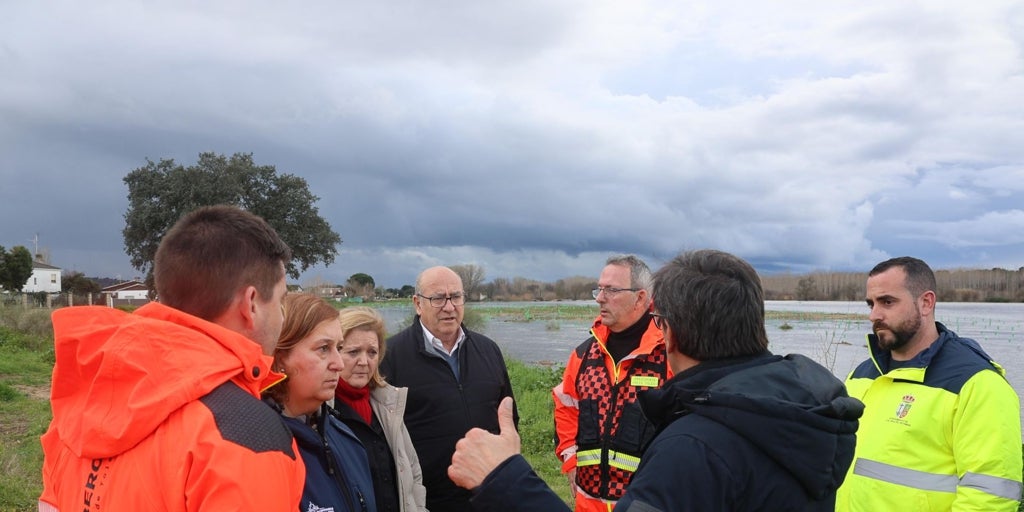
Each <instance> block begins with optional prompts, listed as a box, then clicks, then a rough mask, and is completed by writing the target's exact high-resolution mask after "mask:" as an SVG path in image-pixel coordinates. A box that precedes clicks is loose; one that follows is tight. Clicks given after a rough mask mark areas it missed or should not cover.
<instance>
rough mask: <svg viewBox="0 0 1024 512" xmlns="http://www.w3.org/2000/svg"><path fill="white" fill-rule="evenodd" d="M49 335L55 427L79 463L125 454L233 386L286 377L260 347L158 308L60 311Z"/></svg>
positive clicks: (253, 388) (256, 386)
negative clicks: (184, 411) (179, 414)
mask: <svg viewBox="0 0 1024 512" xmlns="http://www.w3.org/2000/svg"><path fill="white" fill-rule="evenodd" d="M53 330H54V344H55V353H56V363H55V364H54V368H53V382H52V387H51V395H50V405H51V407H52V409H53V425H52V426H51V430H52V429H55V430H56V432H57V434H58V435H59V437H60V439H61V441H62V442H63V443H64V444H66V445H67V446H68V447H69V448H70V449H71V450H72V451H73V452H74V453H75V455H77V456H79V457H86V458H100V457H111V456H114V455H117V454H120V453H122V452H124V451H125V450H127V449H129V448H131V447H133V446H135V445H136V444H138V442H139V441H141V440H142V439H144V438H146V437H148V436H149V435H150V434H152V433H153V431H154V430H155V429H156V428H157V427H158V426H159V425H160V424H161V423H163V422H164V420H165V419H167V417H168V416H169V415H170V414H171V413H173V412H174V411H176V410H177V409H179V408H180V407H182V406H184V405H186V404H188V403H190V402H192V401H194V400H196V399H198V398H201V397H203V396H205V395H206V394H207V393H209V392H210V391H212V390H213V389H214V388H216V387H217V386H219V385H221V384H223V383H224V382H227V381H229V380H234V382H235V383H236V384H238V385H239V386H241V387H242V388H243V389H245V390H247V391H248V392H250V393H252V394H253V395H254V396H259V391H260V389H261V388H262V387H264V386H265V385H267V384H269V383H271V382H275V381H277V380H280V379H281V377H282V376H281V375H279V374H276V373H272V372H271V371H270V361H271V360H270V358H269V357H267V356H264V355H263V353H262V350H261V348H260V346H259V345H258V344H257V343H256V342H254V341H252V340H250V339H248V338H246V337H245V336H242V335H241V334H239V333H236V332H234V331H231V330H228V329H226V328H224V327H221V326H219V325H217V324H214V323H211V322H207V321H205V320H202V319H200V318H197V317H194V316H191V315H188V314H186V313H183V312H181V311H178V310H176V309H173V308H170V307H168V306H164V305H162V304H159V303H155V302H154V303H149V304H147V305H145V306H143V307H141V308H139V309H138V310H136V311H135V313H132V314H129V313H126V312H124V311H121V310H118V309H114V308H108V307H103V306H85V307H83V306H79V307H71V308H61V309H58V310H57V311H55V312H54V313H53Z"/></svg>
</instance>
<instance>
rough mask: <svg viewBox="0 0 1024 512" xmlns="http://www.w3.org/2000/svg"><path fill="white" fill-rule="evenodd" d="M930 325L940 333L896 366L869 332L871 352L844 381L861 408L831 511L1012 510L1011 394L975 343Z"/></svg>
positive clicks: (1016, 419) (1017, 436) (1017, 439)
mask: <svg viewBox="0 0 1024 512" xmlns="http://www.w3.org/2000/svg"><path fill="white" fill-rule="evenodd" d="M936 325H937V327H938V330H939V338H938V339H937V340H936V341H935V342H934V343H932V345H931V346H930V347H929V348H927V349H925V350H924V351H923V352H921V353H920V354H918V355H917V356H916V357H914V359H912V360H910V361H907V362H903V363H900V362H895V364H894V361H893V360H892V358H891V356H890V353H889V352H888V351H884V350H882V349H880V348H879V346H878V339H877V338H876V337H875V336H874V335H869V336H868V347H869V349H870V354H871V358H870V359H868V360H867V361H865V362H863V363H861V364H860V366H858V367H857V368H856V369H855V370H854V371H853V372H851V373H850V375H849V377H848V378H847V380H846V385H847V389H848V391H849V393H850V396H852V397H854V398H859V399H860V400H861V401H863V402H864V404H865V410H864V416H863V417H862V418H861V420H860V430H859V431H858V432H857V450H856V454H855V458H854V463H853V465H852V466H850V473H849V475H848V476H847V478H846V481H845V483H843V486H842V487H841V488H840V490H839V494H838V497H837V501H836V510H837V511H840V512H869V511H870V512H875V511H879V510H907V511H910V510H913V511H940V510H941V511H950V510H952V511H966V510H972V511H973V510H977V511H982V510H984V511H988V512H998V511H1007V512H1013V511H1016V510H1017V504H1018V499H1019V498H1020V495H1021V432H1020V402H1019V399H1018V397H1017V394H1016V393H1015V392H1014V391H1013V388H1011V387H1010V385H1009V383H1007V382H1006V379H1005V378H1004V374H1005V371H1004V370H1003V368H1002V367H1001V366H999V365H998V364H996V363H995V362H993V361H992V360H991V358H990V357H989V356H988V355H987V354H986V353H985V352H984V351H983V350H982V349H981V347H980V346H979V345H978V343H977V342H975V341H974V340H971V339H967V338H960V337H959V336H957V335H956V333H954V332H953V331H950V330H949V329H947V328H946V327H945V326H943V325H942V324H939V323H936Z"/></svg>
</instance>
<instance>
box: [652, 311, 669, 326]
mask: <svg viewBox="0 0 1024 512" xmlns="http://www.w3.org/2000/svg"><path fill="white" fill-rule="evenodd" d="M651 319H652V320H654V327H655V328H656V329H661V330H665V327H667V326H668V320H666V319H665V317H664V316H663V315H662V314H661V313H655V312H653V311H652V312H651Z"/></svg>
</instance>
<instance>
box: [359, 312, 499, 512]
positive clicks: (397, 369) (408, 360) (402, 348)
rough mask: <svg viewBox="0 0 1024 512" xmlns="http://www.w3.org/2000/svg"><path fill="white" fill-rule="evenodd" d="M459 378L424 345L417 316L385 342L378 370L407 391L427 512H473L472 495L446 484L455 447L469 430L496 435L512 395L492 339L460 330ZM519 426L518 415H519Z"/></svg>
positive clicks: (408, 416) (408, 420)
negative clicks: (501, 406) (502, 409)
mask: <svg viewBox="0 0 1024 512" xmlns="http://www.w3.org/2000/svg"><path fill="white" fill-rule="evenodd" d="M462 329H463V331H464V332H465V333H466V339H465V340H464V341H463V342H462V345H461V346H460V348H459V350H458V352H457V355H458V358H459V373H460V375H459V378H458V379H456V377H455V374H454V373H453V372H452V368H451V366H449V365H448V363H447V362H446V361H445V360H444V359H442V358H441V356H440V355H437V354H435V353H433V351H428V350H426V348H425V345H424V339H423V326H422V325H421V324H420V319H419V316H417V317H416V319H415V320H414V321H413V322H412V325H410V326H409V327H408V328H407V329H405V330H403V331H402V332H399V333H398V334H395V335H394V336H392V337H390V338H388V340H387V351H386V352H385V355H384V360H383V361H381V364H380V368H379V371H380V373H381V375H383V376H384V378H385V379H387V381H388V383H389V384H391V385H393V386H397V387H406V388H409V398H408V401H407V402H406V407H405V426H406V428H407V429H408V430H409V438H410V439H412V444H413V446H414V447H415V448H416V454H417V456H419V459H420V467H421V468H422V469H423V486H424V487H426V489H427V509H429V510H432V511H434V510H436V511H441V512H461V511H467V512H468V511H469V510H470V506H469V498H470V492H469V491H467V490H465V489H462V488H461V487H458V486H456V485H455V484H454V483H452V481H451V480H449V479H448V466H449V465H451V461H452V454H453V453H455V443H456V442H457V441H458V440H459V439H462V437H463V436H464V435H466V432H468V431H469V430H470V429H471V428H474V427H479V428H483V429H486V430H489V431H491V432H493V433H495V434H497V433H498V431H499V429H498V403H500V402H501V399H502V398H504V397H506V396H512V383H511V382H510V381H509V378H508V370H507V369H506V368H505V359H504V357H503V356H502V354H501V349H500V348H498V345H497V344H496V343H495V342H494V341H493V340H491V339H490V338H488V337H486V336H484V335H482V334H479V333H476V332H473V331H470V330H469V329H466V328H465V326H463V327H462ZM516 419H517V421H518V413H516Z"/></svg>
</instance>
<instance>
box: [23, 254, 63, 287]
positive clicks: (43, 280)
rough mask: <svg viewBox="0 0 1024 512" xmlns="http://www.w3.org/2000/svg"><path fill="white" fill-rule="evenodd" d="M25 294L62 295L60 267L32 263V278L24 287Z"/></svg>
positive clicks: (36, 262)
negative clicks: (44, 293)
mask: <svg viewBox="0 0 1024 512" xmlns="http://www.w3.org/2000/svg"><path fill="white" fill-rule="evenodd" d="M21 291H23V292H25V293H35V292H46V293H60V267H55V266H53V265H47V264H46V263H41V262H38V261H35V260H33V261H32V276H31V277H29V278H28V282H27V283H25V286H24V287H22V289H21Z"/></svg>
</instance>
